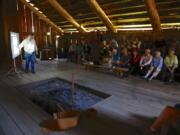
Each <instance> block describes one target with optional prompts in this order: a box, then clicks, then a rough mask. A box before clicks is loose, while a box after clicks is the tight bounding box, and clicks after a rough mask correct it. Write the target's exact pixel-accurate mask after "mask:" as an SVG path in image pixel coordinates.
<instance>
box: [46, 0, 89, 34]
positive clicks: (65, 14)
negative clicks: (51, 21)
mask: <svg viewBox="0 0 180 135" xmlns="http://www.w3.org/2000/svg"><path fill="white" fill-rule="evenodd" d="M48 2H49V3H50V4H51V6H52V7H54V9H56V10H57V11H58V13H59V14H60V15H61V16H63V17H64V18H65V19H67V20H68V21H69V22H70V23H71V24H72V25H73V26H74V27H75V28H77V30H78V31H79V32H81V33H85V32H87V31H86V29H85V28H84V27H83V26H82V25H80V24H79V23H78V22H77V21H76V20H75V19H74V18H73V17H72V16H71V15H70V14H69V13H68V12H67V11H66V10H65V9H64V8H63V7H62V6H61V5H60V4H59V3H58V2H57V1H56V0H48Z"/></svg>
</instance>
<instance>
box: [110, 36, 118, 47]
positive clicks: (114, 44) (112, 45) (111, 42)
mask: <svg viewBox="0 0 180 135" xmlns="http://www.w3.org/2000/svg"><path fill="white" fill-rule="evenodd" d="M109 46H110V47H111V48H118V46H119V45H118V43H117V41H116V40H115V39H113V38H112V39H111V40H110V42H109Z"/></svg>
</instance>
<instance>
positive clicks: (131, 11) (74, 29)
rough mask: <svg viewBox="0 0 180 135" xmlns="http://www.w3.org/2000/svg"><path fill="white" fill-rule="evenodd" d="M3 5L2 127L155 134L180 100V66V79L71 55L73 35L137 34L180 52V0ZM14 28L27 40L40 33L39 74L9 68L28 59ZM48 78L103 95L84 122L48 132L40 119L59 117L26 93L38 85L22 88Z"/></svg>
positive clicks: (77, 134) (95, 40) (12, 133)
mask: <svg viewBox="0 0 180 135" xmlns="http://www.w3.org/2000/svg"><path fill="white" fill-rule="evenodd" d="M0 10H1V12H0V58H1V59H0V135H44V134H49V135H149V133H148V132H147V130H148V128H149V126H150V125H151V124H152V123H153V121H154V119H155V118H157V117H158V116H159V114H160V113H161V112H162V110H163V109H164V108H165V107H166V106H168V105H169V106H174V104H176V103H180V85H179V80H180V78H179V74H180V68H179V67H180V66H179V67H178V68H177V74H175V78H176V81H177V83H175V84H172V85H164V83H162V82H160V81H159V80H153V81H152V82H148V81H147V80H144V79H142V78H141V77H139V76H134V75H130V76H128V78H125V79H122V78H120V77H119V76H118V75H119V74H121V72H125V71H119V70H116V71H115V72H117V74H118V75H117V74H113V73H112V72H111V73H109V72H108V73H107V71H105V72H104V71H103V72H102V71H101V69H98V70H95V71H94V69H96V68H97V67H98V66H97V67H93V68H92V67H91V65H90V66H89V65H86V64H85V65H84V63H81V64H79V63H78V62H77V63H75V62H69V61H66V60H67V59H69V55H68V51H69V47H70V45H71V44H72V43H74V42H76V41H81V40H83V41H87V42H88V43H89V44H90V45H97V46H98V45H102V44H103V43H104V42H102V41H104V39H105V40H106V41H107V42H109V40H110V39H115V40H116V41H117V42H118V44H119V45H122V46H126V45H127V44H133V43H134V42H133V41H136V40H137V39H138V40H139V41H141V42H142V43H145V44H148V47H150V48H153V45H154V44H155V43H157V42H158V43H161V42H163V43H164V42H166V47H167V48H170V47H173V48H175V51H176V55H177V56H178V58H179V59H180V36H179V35H180V0H0ZM11 32H15V33H18V34H19V37H20V42H21V41H23V39H25V38H26V37H27V36H28V35H30V34H33V35H34V38H35V41H36V44H37V48H38V55H37V63H36V74H31V73H24V71H22V73H20V74H21V75H20V77H19V76H16V75H10V76H9V72H8V71H10V69H11V68H12V67H13V66H14V62H15V63H16V66H17V68H18V69H21V70H24V66H25V62H24V61H25V60H24V55H23V54H24V52H22V55H19V56H18V57H17V58H16V59H15V61H14V59H12V52H11V51H12V48H11V39H10V33H11ZM156 47H157V48H161V47H162V46H156ZM153 53H154V52H153ZM94 57H96V56H95V55H94ZM13 68H14V67H13ZM98 68H99V67H98ZM91 69H92V70H91ZM108 71H109V70H108ZM49 79H50V80H51V81H52V80H56V79H57V80H61V79H62V80H63V81H65V82H66V81H68V82H69V83H70V85H69V87H71V88H72V90H73V89H74V83H75V86H76V85H77V84H78V85H77V86H78V87H82V88H84V89H88V90H89V91H91V92H92V93H93V94H94V93H97V95H101V96H102V97H103V100H102V101H100V102H98V103H97V104H95V105H94V106H92V107H91V109H90V110H88V111H87V110H86V111H84V112H83V114H82V115H80V120H79V123H78V125H77V127H75V128H71V129H68V130H63V131H58V132H57V131H56V132H53V131H52V132H46V131H44V130H42V128H41V124H40V123H41V122H42V121H44V120H48V119H52V118H53V117H52V115H50V114H49V113H48V111H46V109H47V108H48V107H46V109H42V107H40V105H37V104H34V102H33V99H29V97H28V96H27V95H28V94H29V93H31V91H29V93H28V92H27V93H26V92H24V93H23V92H22V91H23V90H29V88H30V87H31V86H32V87H33V86H35V85H37V84H41V83H42V82H47V84H48V87H49V82H50V81H49ZM57 80H56V81H57ZM63 81H62V82H63ZM71 84H72V85H71ZM79 85H80V86H79ZM45 86H46V85H44V87H45ZM42 87H43V86H42ZM35 90H36V89H35ZM72 93H73V91H72ZM51 94H52V93H51ZM42 98H43V96H42ZM82 98H83V97H82ZM45 100H46V99H45ZM49 100H50V99H47V101H49ZM83 101H84V100H83ZM39 104H41V103H39ZM75 124H76V123H75ZM63 126H64V125H63ZM64 128H65V127H64ZM163 129H164V128H163ZM159 132H161V131H159ZM162 132H166V130H165V131H164V130H163V131H162ZM167 132H169V131H167ZM169 133H170V135H176V133H174V132H169ZM157 134H158V133H157ZM158 135H160V133H159V134H158ZM163 135H168V134H166V133H164V134H163Z"/></svg>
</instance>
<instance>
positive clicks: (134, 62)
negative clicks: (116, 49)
mask: <svg viewBox="0 0 180 135" xmlns="http://www.w3.org/2000/svg"><path fill="white" fill-rule="evenodd" d="M140 59H141V56H140V55H139V53H138V51H137V50H133V52H132V56H131V59H130V62H129V63H130V70H129V71H130V74H133V75H137V74H138V73H139V61H140Z"/></svg>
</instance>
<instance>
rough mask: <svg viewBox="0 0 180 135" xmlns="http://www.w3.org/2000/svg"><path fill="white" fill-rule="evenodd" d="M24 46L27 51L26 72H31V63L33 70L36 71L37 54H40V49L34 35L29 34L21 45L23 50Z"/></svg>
mask: <svg viewBox="0 0 180 135" xmlns="http://www.w3.org/2000/svg"><path fill="white" fill-rule="evenodd" d="M23 47H24V52H25V60H26V67H25V71H26V73H28V72H29V65H30V64H31V72H32V73H33V74H34V73H35V62H36V54H38V49H37V46H36V41H35V39H34V35H33V34H31V35H29V36H27V37H26V38H25V39H24V40H23V41H22V42H21V44H20V45H19V49H20V50H21V49H22V48H23Z"/></svg>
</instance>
